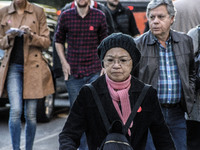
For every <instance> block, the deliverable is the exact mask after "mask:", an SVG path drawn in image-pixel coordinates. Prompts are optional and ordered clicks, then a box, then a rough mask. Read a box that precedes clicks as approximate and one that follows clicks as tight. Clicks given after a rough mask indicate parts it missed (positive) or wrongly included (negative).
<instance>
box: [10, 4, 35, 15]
mask: <svg viewBox="0 0 200 150" xmlns="http://www.w3.org/2000/svg"><path fill="white" fill-rule="evenodd" d="M14 12H16V9H15V6H14V2H12V3H11V4H10V6H9V7H8V13H9V14H12V13H14ZM25 12H28V13H33V6H32V5H31V3H29V2H27V5H26V8H25Z"/></svg>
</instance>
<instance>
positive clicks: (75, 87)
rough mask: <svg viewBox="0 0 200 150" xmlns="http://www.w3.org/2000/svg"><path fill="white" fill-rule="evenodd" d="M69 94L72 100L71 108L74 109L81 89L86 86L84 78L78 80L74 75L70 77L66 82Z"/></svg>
mask: <svg viewBox="0 0 200 150" xmlns="http://www.w3.org/2000/svg"><path fill="white" fill-rule="evenodd" d="M65 84H66V88H67V92H68V94H69V100H70V108H71V107H72V105H73V103H74V101H75V100H76V97H77V96H78V93H79V91H80V89H81V87H82V86H83V85H84V80H83V78H81V79H79V78H78V79H77V78H74V77H73V76H72V75H70V76H69V79H68V80H67V81H65Z"/></svg>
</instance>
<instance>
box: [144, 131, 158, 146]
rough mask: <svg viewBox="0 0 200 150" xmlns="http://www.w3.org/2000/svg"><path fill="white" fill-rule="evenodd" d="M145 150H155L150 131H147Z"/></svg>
mask: <svg viewBox="0 0 200 150" xmlns="http://www.w3.org/2000/svg"><path fill="white" fill-rule="evenodd" d="M145 150H156V148H155V146H154V144H153V139H152V136H151V132H150V130H148V136H147V144H146V147H145Z"/></svg>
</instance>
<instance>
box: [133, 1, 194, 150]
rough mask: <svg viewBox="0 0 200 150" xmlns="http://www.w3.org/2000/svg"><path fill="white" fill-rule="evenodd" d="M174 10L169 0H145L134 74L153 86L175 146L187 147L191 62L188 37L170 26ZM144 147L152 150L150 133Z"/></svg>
mask: <svg viewBox="0 0 200 150" xmlns="http://www.w3.org/2000/svg"><path fill="white" fill-rule="evenodd" d="M175 14H176V10H175V8H174V5H173V2H172V0H151V1H150V3H149V4H148V6H147V18H148V22H149V27H150V31H148V32H146V33H144V34H143V35H141V36H140V37H138V38H137V39H136V40H135V41H136V44H137V47H138V49H139V50H141V60H140V64H139V76H138V77H139V79H140V80H142V81H143V82H145V83H147V84H151V85H152V86H153V87H154V88H156V89H157V95H158V99H159V101H160V105H161V109H162V112H163V115H164V118H165V121H166V124H167V125H168V127H169V131H170V133H171V135H172V139H173V140H174V143H175V146H176V149H177V150H187V144H186V143H187V141H186V138H187V137H186V131H187V130H186V120H185V112H186V113H187V114H188V115H190V113H191V111H192V108H193V105H194V88H195V65H194V54H193V44H192V39H191V38H190V37H189V36H187V35H186V34H183V33H179V32H176V31H174V30H171V25H172V24H173V22H174V18H175ZM143 111H144V109H143ZM146 111H147V112H148V113H149V115H151V112H149V111H148V110H146ZM151 130H152V129H151ZM153 130H158V129H157V128H155V129H153ZM149 135H150V134H149ZM153 138H154V137H153ZM146 150H155V147H154V144H153V142H152V141H151V137H150V136H149V138H148V140H147V147H146Z"/></svg>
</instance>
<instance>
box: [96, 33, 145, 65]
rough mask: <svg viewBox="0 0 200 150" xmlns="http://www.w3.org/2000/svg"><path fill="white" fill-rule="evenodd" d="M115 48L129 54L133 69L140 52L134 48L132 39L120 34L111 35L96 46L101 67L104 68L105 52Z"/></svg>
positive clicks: (137, 61)
mask: <svg viewBox="0 0 200 150" xmlns="http://www.w3.org/2000/svg"><path fill="white" fill-rule="evenodd" d="M115 47H120V48H123V49H125V50H126V51H127V52H128V53H129V55H130V56H131V58H132V61H133V68H135V66H136V65H137V64H138V63H139V60H140V57H141V54H140V51H139V50H138V49H137V48H136V44H135V41H134V39H133V37H131V36H129V35H127V34H122V33H113V34H111V35H109V36H108V37H106V38H105V39H104V40H103V41H102V42H101V44H100V45H99V46H98V48H97V49H98V56H99V58H100V60H101V63H102V66H103V67H104V65H103V59H104V56H105V54H106V52H107V51H108V50H110V49H111V48H115Z"/></svg>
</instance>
